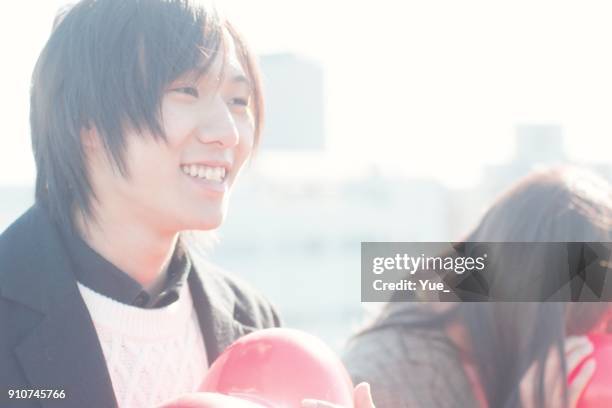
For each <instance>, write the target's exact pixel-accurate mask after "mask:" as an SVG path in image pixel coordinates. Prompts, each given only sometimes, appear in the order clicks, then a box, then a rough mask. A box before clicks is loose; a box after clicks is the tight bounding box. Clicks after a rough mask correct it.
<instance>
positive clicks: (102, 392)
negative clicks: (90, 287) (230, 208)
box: [0, 205, 280, 408]
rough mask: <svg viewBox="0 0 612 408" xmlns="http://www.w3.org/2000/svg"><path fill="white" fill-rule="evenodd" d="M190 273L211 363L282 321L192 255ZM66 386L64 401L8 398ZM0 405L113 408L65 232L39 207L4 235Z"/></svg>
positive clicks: (240, 286) (241, 287)
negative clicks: (17, 393)
mask: <svg viewBox="0 0 612 408" xmlns="http://www.w3.org/2000/svg"><path fill="white" fill-rule="evenodd" d="M192 261H193V265H194V268H193V269H192V272H191V273H190V275H189V277H188V282H189V287H190V290H191V294H192V297H193V302H194V305H195V307H196V311H197V314H198V319H199V323H200V327H201V328H202V333H203V336H204V342H205V344H206V352H207V355H208V361H209V363H212V362H213V361H214V360H215V359H216V358H217V357H218V355H219V354H220V353H221V352H222V351H223V350H224V349H225V347H227V346H228V345H229V344H231V343H232V342H233V341H234V340H236V339H237V338H238V337H240V336H242V335H244V334H247V333H249V332H252V331H254V330H257V329H261V328H266V327H273V326H279V325H280V322H279V318H278V315H277V314H276V312H275V310H274V309H273V307H272V306H271V305H270V304H269V303H268V302H267V301H266V300H265V299H263V298H262V297H261V296H259V295H258V294H256V293H255V292H254V291H253V290H252V289H250V288H249V287H248V286H247V285H245V284H244V283H242V282H241V281H239V280H237V279H236V278H234V277H230V276H228V275H226V274H225V273H223V272H222V271H220V270H218V269H217V268H215V267H214V266H212V265H210V264H209V263H207V262H206V261H205V260H204V259H203V258H202V257H201V256H199V255H195V256H194V255H192ZM11 389H13V390H18V389H19V390H24V389H25V390H27V389H34V390H43V389H44V390H58V391H60V390H64V391H65V395H66V398H65V399H63V400H60V399H28V400H15V399H12V400H9V399H8V390H11ZM0 393H1V395H0V407H13V406H15V407H45V408H46V407H75V408H85V407H87V408H94V407H100V408H111V407H116V406H117V402H116V400H115V396H114V393H113V388H112V384H111V380H110V376H109V373H108V370H107V368H106V362H105V360H104V355H103V353H102V348H101V346H100V343H99V341H98V337H97V334H96V330H95V328H94V325H93V323H92V321H91V318H90V316H89V312H88V311H87V307H86V305H85V303H84V301H83V299H82V297H81V295H80V293H79V290H78V287H77V285H76V279H75V275H74V272H73V271H72V267H71V265H70V262H69V261H68V256H67V253H66V252H65V249H64V247H63V245H62V242H61V239H60V236H59V234H58V231H57V229H56V228H55V226H54V224H53V223H52V222H51V221H50V219H49V217H48V215H47V212H46V211H45V210H44V209H42V208H41V207H40V206H38V205H34V206H33V207H32V208H30V209H29V210H28V211H27V212H26V213H25V214H23V215H22V216H21V217H20V218H19V219H18V220H17V221H15V222H14V223H13V224H12V225H11V226H10V227H9V228H8V229H7V230H6V231H5V232H4V233H3V234H2V235H0Z"/></svg>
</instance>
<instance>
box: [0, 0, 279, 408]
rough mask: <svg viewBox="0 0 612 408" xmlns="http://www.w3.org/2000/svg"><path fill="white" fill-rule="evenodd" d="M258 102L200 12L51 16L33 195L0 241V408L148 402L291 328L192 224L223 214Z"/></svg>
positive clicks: (228, 36)
mask: <svg viewBox="0 0 612 408" xmlns="http://www.w3.org/2000/svg"><path fill="white" fill-rule="evenodd" d="M261 103H262V102H261V92H260V81H259V77H258V75H257V71H256V68H255V65H254V63H253V59H252V55H251V54H250V52H249V51H248V49H247V48H246V47H245V45H244V43H243V42H242V40H241V39H240V37H239V36H238V35H237V34H236V33H235V31H234V30H233V29H232V27H231V26H230V25H229V24H228V23H227V22H226V21H224V20H223V19H222V18H220V17H218V16H217V15H216V14H215V13H214V12H212V11H211V10H209V9H206V8H204V7H203V6H194V5H192V4H191V3H189V2H186V1H178V0H163V1H162V0H147V1H143V0H140V1H139V0H97V1H94V0H83V1H81V2H79V3H77V4H76V5H74V6H73V7H71V8H70V9H69V10H67V11H66V12H64V14H63V15H62V16H60V17H59V18H58V19H56V26H55V27H54V30H53V32H52V34H51V37H50V39H49V40H48V42H47V44H46V46H45V48H44V49H43V51H42V53H41V55H40V57H39V60H38V62H37V65H36V68H35V70H34V75H33V80H32V88H31V115H30V121H31V130H32V146H33V150H34V156H35V161H36V168H37V179H36V199H35V204H34V206H33V207H32V208H30V209H29V210H28V211H27V212H26V213H25V214H24V215H23V216H21V217H20V218H19V219H18V220H17V221H16V222H15V223H14V224H13V225H11V226H10V227H9V228H8V229H7V230H6V231H5V232H4V233H3V234H2V236H0V333H1V334H0V386H1V387H0V388H1V390H0V392H1V393H2V395H1V396H0V401H1V402H0V406H24V407H38V406H43V407H55V406H62V407H104V408H108V407H114V406H122V407H151V406H154V405H156V404H159V403H161V402H162V401H166V400H168V399H172V398H176V397H178V396H180V395H182V394H185V393H189V392H193V391H195V390H196V389H197V387H198V385H199V384H200V383H201V381H202V379H203V377H204V375H205V373H206V370H207V368H208V366H209V364H210V363H212V362H213V361H214V360H215V358H216V357H217V356H218V355H219V353H220V352H221V351H223V349H224V348H225V347H226V346H228V345H229V344H230V343H232V342H233V341H234V340H235V339H237V338H238V337H240V336H242V335H244V334H246V333H249V332H251V331H253V330H256V329H261V328H266V327H272V326H278V325H279V318H278V316H277V313H276V312H275V310H274V309H273V307H272V306H271V305H270V304H269V303H268V302H267V301H266V300H265V299H264V298H262V297H261V296H259V295H258V294H256V293H255V292H254V291H253V290H251V289H250V288H249V287H248V286H246V285H245V284H244V283H242V282H240V281H238V280H237V279H235V278H233V277H230V276H228V275H226V274H224V273H223V272H221V271H219V270H218V269H216V268H215V267H214V266H212V265H210V264H209V263H207V262H206V261H205V260H204V259H203V258H202V256H201V255H200V254H199V253H198V251H197V250H196V246H195V245H194V242H193V240H190V239H189V238H188V237H186V236H185V235H186V234H184V232H186V231H190V230H211V229H214V228H216V227H218V226H219V225H220V224H221V222H222V221H223V218H224V216H225V213H226V208H227V204H228V199H229V194H230V190H231V188H232V186H233V184H234V182H235V181H236V178H237V176H238V175H239V173H240V171H241V169H242V168H243V165H244V163H245V162H246V161H247V160H248V158H249V157H250V155H251V153H252V151H253V149H254V148H255V147H256V146H257V143H258V140H259V131H260V125H261V118H262V113H261V112H262V106H261ZM24 390H25V391H24ZM29 390H33V391H34V392H29ZM43 390H47V391H43ZM48 391H50V392H48ZM11 396H12V398H10V397H11ZM18 396H19V397H22V398H17V397H18Z"/></svg>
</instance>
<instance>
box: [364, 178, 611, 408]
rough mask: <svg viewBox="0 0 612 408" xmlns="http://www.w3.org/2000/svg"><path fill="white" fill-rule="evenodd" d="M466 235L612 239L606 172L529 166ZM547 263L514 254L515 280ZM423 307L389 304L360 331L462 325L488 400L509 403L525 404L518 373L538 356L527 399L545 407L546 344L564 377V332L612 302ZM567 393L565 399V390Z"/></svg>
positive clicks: (584, 325)
mask: <svg viewBox="0 0 612 408" xmlns="http://www.w3.org/2000/svg"><path fill="white" fill-rule="evenodd" d="M462 241H463V242H572V241H574V242H578V241H581V242H609V241H612V187H611V186H610V185H609V183H608V182H607V181H606V180H604V179H603V178H601V177H599V176H596V175H594V174H593V173H591V172H589V171H586V170H582V169H578V168H575V167H556V168H552V169H547V170H542V171H538V172H535V173H532V174H531V175H529V176H527V177H526V178H524V179H522V180H521V181H519V182H518V183H517V184H515V185H514V186H513V187H512V188H510V189H509V190H508V191H507V192H506V193H505V194H503V195H502V196H500V197H499V198H498V200H497V201H496V202H495V203H494V204H493V206H492V207H490V209H489V210H488V211H487V212H486V214H485V215H484V217H483V218H482V220H481V221H480V223H479V224H478V226H477V227H476V228H475V229H474V230H473V231H472V232H471V233H469V234H468V235H467V236H466V237H465V238H464V239H463V240H462ZM547 255H548V256H551V254H547ZM542 262H551V263H555V262H556V260H554V259H542V258H539V259H537V260H536V259H533V258H530V257H525V258H523V259H517V260H516V262H515V263H514V264H513V265H512V269H513V270H516V271H523V273H521V276H517V277H516V279H520V280H522V282H523V283H524V282H530V281H533V279H534V277H535V278H540V279H541V278H542V276H541V275H542V274H543V273H546V270H550V268H542V267H541V265H543V263H542ZM544 265H546V264H544ZM499 273H504V272H503V271H499ZM513 279H515V277H513ZM544 279H546V278H545V277H544ZM421 306H423V307H422V308H418V307H417V308H414V309H411V308H408V309H406V308H404V309H402V308H394V307H392V304H391V303H389V304H387V306H386V307H385V308H384V309H383V313H382V314H381V315H380V316H379V317H378V319H377V320H376V321H375V322H374V323H373V324H372V325H371V326H369V327H367V328H366V329H364V331H363V332H369V331H372V330H377V329H381V328H384V327H389V326H402V327H414V326H426V327H442V326H445V325H446V324H448V323H450V322H457V323H459V324H461V325H462V326H463V327H464V328H465V329H466V331H467V333H468V337H469V339H470V342H471V347H470V349H471V355H470V356H469V357H470V358H471V360H472V361H473V362H474V363H475V365H476V368H477V371H478V374H479V380H480V382H481V384H482V386H483V390H484V393H485V397H486V401H487V403H488V406H490V407H507V408H516V407H521V406H522V403H521V399H520V398H521V396H520V393H519V392H520V390H519V384H520V380H521V379H522V378H523V375H524V374H525V372H526V370H527V369H528V368H529V367H530V366H531V365H532V364H533V363H534V362H536V361H537V362H539V368H538V372H537V373H538V375H536V384H534V388H533V389H534V390H535V395H533V396H530V398H533V401H534V403H535V406H540V407H544V406H547V405H546V396H545V390H544V382H543V381H544V370H543V366H544V364H543V362H544V361H545V359H546V358H547V356H548V355H549V351H550V350H551V348H552V349H553V350H555V351H556V352H557V353H558V355H559V358H560V361H561V362H562V370H563V375H564V377H566V374H567V373H566V366H565V358H564V339H565V337H566V335H567V334H585V333H586V332H588V331H589V330H590V329H591V328H592V327H594V326H595V324H596V323H598V321H599V320H600V319H601V317H602V315H603V313H604V312H605V311H606V310H607V309H608V308H609V305H608V304H607V303H560V302H539V303H538V302H525V303H521V302H516V303H504V302H500V303H476V302H473V303H470V302H466V303H458V304H456V307H452V308H451V310H450V311H448V312H443V313H438V312H432V310H431V309H429V308H428V305H421ZM419 309H420V310H419ZM407 310H409V312H407ZM408 313H417V314H419V316H420V317H419V318H417V319H415V316H414V315H411V316H408ZM565 393H566V394H567V390H566V392H565ZM565 398H566V400H567V395H565Z"/></svg>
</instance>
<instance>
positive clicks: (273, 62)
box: [260, 54, 325, 151]
mask: <svg viewBox="0 0 612 408" xmlns="http://www.w3.org/2000/svg"><path fill="white" fill-rule="evenodd" d="M260 66H261V72H262V76H263V83H264V97H265V101H266V124H265V129H264V137H263V143H262V147H263V148H264V149H268V150H302V151H303V150H314V151H317V150H323V149H324V148H325V96H324V78H323V70H322V69H321V67H320V66H319V65H317V64H316V63H315V62H313V61H310V60H307V59H305V58H301V57H298V56H296V55H294V54H272V55H264V56H262V57H261V58H260Z"/></svg>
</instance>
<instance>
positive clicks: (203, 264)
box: [188, 253, 256, 364]
mask: <svg viewBox="0 0 612 408" xmlns="http://www.w3.org/2000/svg"><path fill="white" fill-rule="evenodd" d="M191 259H192V262H193V265H194V267H193V268H192V271H191V273H190V274H189V278H188V281H189V288H190V290H191V296H192V297H193V302H194V305H195V309H196V312H197V314H198V320H199V323H200V327H201V328H202V329H203V330H202V335H203V338H204V343H205V346H206V354H207V357H208V363H209V364H212V363H213V362H214V361H215V360H216V359H217V357H219V354H221V353H222V352H223V350H225V349H226V348H227V346H229V345H230V344H232V343H233V342H234V341H235V340H236V339H238V338H239V337H242V336H244V335H245V334H248V333H251V332H253V331H255V330H256V328H254V327H251V326H247V325H243V324H241V323H240V322H238V321H237V320H236V318H235V317H234V307H235V303H236V295H235V293H234V292H233V291H232V289H231V288H230V287H229V285H228V284H227V282H225V280H224V279H223V275H222V274H220V273H217V272H216V271H215V270H216V269H217V268H216V267H215V266H214V265H212V264H210V263H209V262H208V261H206V260H205V259H204V258H203V257H202V255H199V254H193V253H192V257H191Z"/></svg>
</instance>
